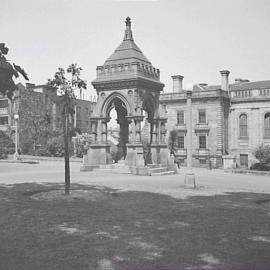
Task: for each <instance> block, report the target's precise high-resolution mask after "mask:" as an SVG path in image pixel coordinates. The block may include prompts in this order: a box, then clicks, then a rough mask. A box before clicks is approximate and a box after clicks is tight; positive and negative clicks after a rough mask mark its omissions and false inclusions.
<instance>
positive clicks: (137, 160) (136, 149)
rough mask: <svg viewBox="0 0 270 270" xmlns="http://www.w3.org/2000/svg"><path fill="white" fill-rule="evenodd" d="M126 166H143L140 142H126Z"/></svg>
mask: <svg viewBox="0 0 270 270" xmlns="http://www.w3.org/2000/svg"><path fill="white" fill-rule="evenodd" d="M125 165H126V166H138V167H139V166H144V165H145V164H144V156H143V146H142V144H127V156H126V159H125Z"/></svg>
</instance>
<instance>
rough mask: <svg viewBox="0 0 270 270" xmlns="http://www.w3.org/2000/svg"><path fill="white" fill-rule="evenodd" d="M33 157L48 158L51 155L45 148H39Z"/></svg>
mask: <svg viewBox="0 0 270 270" xmlns="http://www.w3.org/2000/svg"><path fill="white" fill-rule="evenodd" d="M34 154H35V156H44V157H50V156H51V153H50V151H49V150H48V148H47V147H45V146H41V147H39V148H38V149H37V150H36V151H35V152H34Z"/></svg>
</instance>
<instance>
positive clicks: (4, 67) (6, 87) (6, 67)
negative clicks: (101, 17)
mask: <svg viewBox="0 0 270 270" xmlns="http://www.w3.org/2000/svg"><path fill="white" fill-rule="evenodd" d="M8 51H9V49H8V48H7V47H6V45H5V43H0V92H1V94H2V95H3V96H7V97H8V98H9V99H12V97H13V93H14V91H15V90H17V85H16V84H15V82H14V77H15V78H18V77H19V76H20V75H21V76H23V77H24V79H25V80H27V81H28V80H29V78H28V76H27V74H26V72H25V71H24V69H23V68H21V67H20V66H19V65H16V64H15V63H12V64H11V63H10V61H9V60H7V59H6V57H5V56H6V55H7V54H8Z"/></svg>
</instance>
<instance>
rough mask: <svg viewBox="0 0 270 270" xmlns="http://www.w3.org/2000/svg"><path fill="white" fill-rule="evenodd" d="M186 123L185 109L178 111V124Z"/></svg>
mask: <svg viewBox="0 0 270 270" xmlns="http://www.w3.org/2000/svg"><path fill="white" fill-rule="evenodd" d="M184 123H185V114H184V111H177V125H181V124H184Z"/></svg>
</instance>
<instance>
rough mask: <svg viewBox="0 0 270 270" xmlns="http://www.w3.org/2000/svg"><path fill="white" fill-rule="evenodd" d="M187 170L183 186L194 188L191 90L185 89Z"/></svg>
mask: <svg viewBox="0 0 270 270" xmlns="http://www.w3.org/2000/svg"><path fill="white" fill-rule="evenodd" d="M186 95H187V119H186V120H187V172H186V175H185V187H192V188H195V187H196V184H195V174H194V173H193V171H192V104H191V95H192V91H191V90H187V91H186Z"/></svg>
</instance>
